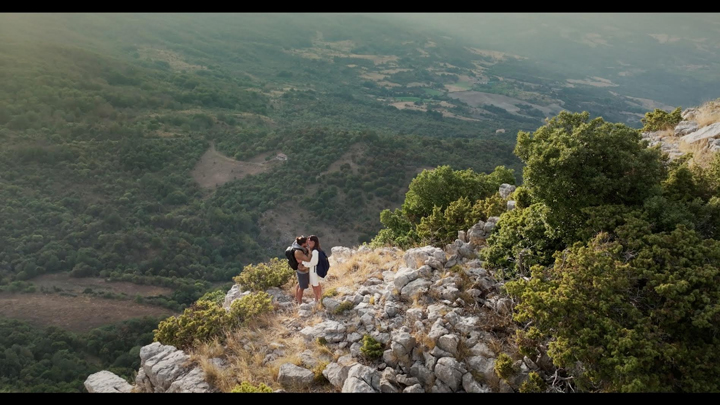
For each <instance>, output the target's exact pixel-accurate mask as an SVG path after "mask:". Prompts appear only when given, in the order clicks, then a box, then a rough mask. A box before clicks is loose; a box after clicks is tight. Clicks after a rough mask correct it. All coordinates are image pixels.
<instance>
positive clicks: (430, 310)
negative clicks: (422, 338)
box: [427, 304, 450, 333]
mask: <svg viewBox="0 0 720 405" xmlns="http://www.w3.org/2000/svg"><path fill="white" fill-rule="evenodd" d="M448 312H450V309H449V308H448V307H447V306H446V305H445V304H431V305H428V307H427V319H428V321H430V322H436V321H437V320H438V319H439V318H442V317H443V316H445V314H447V313H448ZM446 333H447V332H446Z"/></svg>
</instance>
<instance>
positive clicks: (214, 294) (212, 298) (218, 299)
mask: <svg viewBox="0 0 720 405" xmlns="http://www.w3.org/2000/svg"><path fill="white" fill-rule="evenodd" d="M225 294H226V293H225V292H223V291H222V290H216V291H210V292H207V293H205V294H204V295H203V296H202V297H200V298H198V301H209V302H212V303H214V304H216V305H220V306H222V304H223V302H224V301H225Z"/></svg>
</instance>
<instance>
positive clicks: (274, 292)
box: [226, 287, 293, 303]
mask: <svg viewBox="0 0 720 405" xmlns="http://www.w3.org/2000/svg"><path fill="white" fill-rule="evenodd" d="M265 292H266V293H268V295H270V296H271V297H272V300H273V302H276V303H286V302H290V303H292V301H293V297H291V296H289V295H288V294H287V293H286V292H285V291H283V290H281V289H279V288H277V287H270V288H268V289H267V290H266V291H265ZM248 293H249V291H248ZM226 298H227V296H226Z"/></svg>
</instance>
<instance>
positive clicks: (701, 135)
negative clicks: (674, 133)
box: [680, 122, 720, 143]
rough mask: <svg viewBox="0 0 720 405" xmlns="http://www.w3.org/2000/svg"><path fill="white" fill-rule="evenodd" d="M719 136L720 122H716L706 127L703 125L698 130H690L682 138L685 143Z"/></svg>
mask: <svg viewBox="0 0 720 405" xmlns="http://www.w3.org/2000/svg"><path fill="white" fill-rule="evenodd" d="M718 136H720V122H716V123H714V124H710V125H708V126H706V127H702V128H700V129H698V130H696V131H693V132H690V133H688V134H687V135H685V136H683V137H682V138H680V140H682V141H683V142H685V143H695V142H698V141H702V140H705V139H711V138H716V137H718Z"/></svg>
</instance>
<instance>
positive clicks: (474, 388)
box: [462, 373, 490, 394]
mask: <svg viewBox="0 0 720 405" xmlns="http://www.w3.org/2000/svg"><path fill="white" fill-rule="evenodd" d="M462 387H463V389H464V390H465V392H469V393H472V394H482V393H488V392H490V388H489V387H487V386H485V385H482V384H480V383H478V382H477V381H475V379H474V378H473V376H472V374H471V373H465V375H463V377H462Z"/></svg>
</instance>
